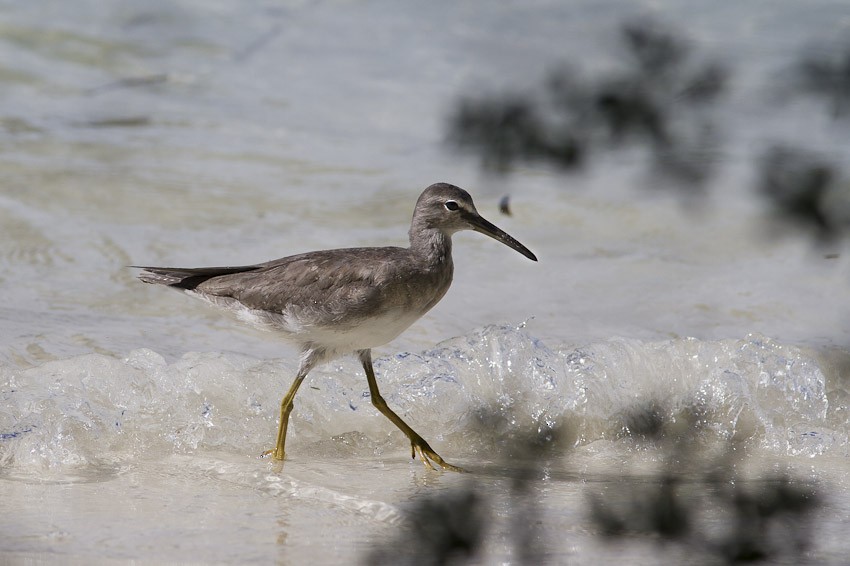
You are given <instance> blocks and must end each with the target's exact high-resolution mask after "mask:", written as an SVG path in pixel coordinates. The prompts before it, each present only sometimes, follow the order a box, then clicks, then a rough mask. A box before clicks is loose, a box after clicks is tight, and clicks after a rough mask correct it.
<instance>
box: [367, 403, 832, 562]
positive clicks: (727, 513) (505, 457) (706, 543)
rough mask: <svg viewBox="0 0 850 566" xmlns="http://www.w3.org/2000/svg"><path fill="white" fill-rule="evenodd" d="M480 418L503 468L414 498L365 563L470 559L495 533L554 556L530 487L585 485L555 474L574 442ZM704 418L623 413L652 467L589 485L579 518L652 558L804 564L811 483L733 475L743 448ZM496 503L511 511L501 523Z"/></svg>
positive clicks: (687, 413)
mask: <svg viewBox="0 0 850 566" xmlns="http://www.w3.org/2000/svg"><path fill="white" fill-rule="evenodd" d="M477 421H478V422H477V424H478V429H479V432H481V433H483V434H490V435H491V436H493V438H494V439H495V441H496V444H497V445H498V446H499V447H500V448H499V449H498V450H497V452H498V454H499V456H500V460H501V464H499V465H497V467H496V468H482V469H479V470H471V473H470V479H469V480H468V482H467V483H466V485H465V486H464V487H462V488H458V489H454V490H448V491H443V492H438V493H436V494H433V495H426V496H425V497H424V498H422V499H419V500H418V501H416V502H415V503H414V504H413V506H412V507H411V508H410V510H409V511H408V513H407V520H406V525H405V527H404V528H402V529H401V530H400V531H399V533H398V534H397V536H396V537H395V538H393V539H392V540H390V541H388V542H387V543H386V544H384V545H381V546H379V547H377V548H375V549H374V550H373V551H372V552H371V553H370V554H369V555H368V557H367V560H366V562H367V563H368V564H371V565H384V564H410V565H413V564H415V565H442V564H467V563H474V564H478V563H482V560H483V559H485V558H486V554H485V553H484V544H485V541H486V540H488V536H489V537H490V538H492V535H493V533H495V534H496V539H498V540H504V541H506V542H508V543H509V544H508V545H507V546H506V547H505V548H507V549H508V552H509V553H510V562H511V563H516V564H528V565H538V564H548V563H552V560H551V556H549V555H547V548H551V541H548V540H547V532H548V533H549V535H548V536H551V531H550V530H548V529H547V528H546V525H545V524H544V520H545V519H544V513H543V511H542V505H541V502H539V501H537V499H536V498H537V497H538V496H539V495H538V494H539V493H541V492H542V491H545V490H541V487H540V485H539V482H546V481H550V478H552V477H558V476H561V475H563V478H562V479H564V480H565V481H582V476H581V475H580V474H578V475H575V474H573V473H567V474H564V471H563V468H564V464H563V460H564V458H566V459H567V461H568V460H569V451H565V450H564V449H563V446H564V444H565V443H567V442H570V440H571V439H573V440H574V437H573V436H571V435H570V434H569V431H568V430H567V427H565V426H558V427H549V426H545V425H544V426H541V427H540V428H539V429H538V430H532V431H519V430H511V427H512V425H511V424H510V423H511V422H512V420H511V419H510V418H509V416H507V415H505V414H504V411H499V410H494V411H488V410H482V411H480V412H479V413H478V414H477ZM708 422H711V421H710V419H708V418H707V416H706V415H705V413H704V411H702V410H701V409H700V407H698V406H694V407H686V408H684V409H682V410H680V411H678V412H677V413H671V412H670V411H669V410H668V409H667V408H665V407H664V406H662V405H661V404H659V403H648V404H646V405H641V406H637V407H635V408H634V409H633V410H630V411H627V412H626V413H625V414H624V415H623V417H622V423H621V426H620V429H619V430H620V434H619V438H620V440H621V441H623V442H624V443H626V444H627V445H628V444H630V443H631V446H632V449H633V450H634V453H643V452H645V451H646V450H645V449H648V448H652V449H655V450H658V452H657V454H658V455H659V460H660V462H659V466H658V469H656V470H655V471H650V472H647V471H645V470H644V471H642V472H634V473H631V470H630V469H628V468H623V469H621V470H617V471H615V472H614V473H615V474H616V477H612V478H611V480H610V481H602V482H600V481H593V482H588V483H587V484H586V486H587V487H586V488H585V490H586V491H585V492H586V494H587V501H588V519H589V521H590V524H591V525H592V526H593V528H594V530H595V531H596V532H597V533H598V536H599V537H601V538H603V539H604V540H606V541H607V543H608V544H616V543H617V542H619V541H622V542H634V541H637V540H645V541H649V542H651V543H654V544H657V545H658V555H657V556H658V563H659V564H662V563H665V560H664V559H665V554H664V552H665V550H667V549H675V550H677V551H678V552H677V553H675V554H674V555H675V556H682V555H686V556H689V557H690V558H691V559H692V560H693V562H694V563H706V564H718V563H720V564H740V563H782V564H794V563H803V562H804V561H805V559H806V558H807V556H806V555H805V553H806V551H807V550H808V548H809V544H810V541H811V537H812V533H813V528H814V521H815V519H816V511H817V509H818V508H819V507H820V505H821V496H820V494H819V491H818V489H817V487H816V486H815V485H814V484H813V483H811V482H808V481H802V480H798V479H795V478H793V477H792V476H791V475H790V474H783V473H777V472H775V471H772V472H770V473H768V474H766V475H761V476H747V477H744V476H742V475H740V474H739V472H738V470H739V469H741V468H743V467H744V466H743V464H744V462H745V459H746V455H745V454H746V450H744V449H743V447H740V446H736V445H735V444H734V443H733V442H731V441H729V442H720V443H719V445H718V442H717V441H716V438H717V437H716V435H713V434H712V432H711V431H710V430H708V429H707V427H706V425H705V423H708ZM514 428H515V427H514ZM557 470H561V471H557ZM573 476H574V478H573ZM568 478H573V479H572V480H571V479H568ZM482 479H486V480H488V481H496V482H497V485H501V486H504V490H503V493H504V500H501V498H500V497H499V498H496V497H494V496H493V495H492V494H493V493H494V491H493V490H492V489H489V490H487V489H476V482H478V481H481V480H482ZM597 479H598V478H597ZM600 486H601V487H600ZM485 492H486V493H488V494H490V495H488V496H486V497H485V496H484V495H483V493H485ZM490 498H494V499H499V501H494V500H491V499H490ZM496 509H508V512H507V513H508V515H507V517H506V519H499V518H498V514H497V513H495V512H494V511H495V510H496ZM609 548H610V547H609ZM614 548H616V547H614ZM624 549H625V550H624V552H627V549H628V547H624ZM623 563H624V564H625V563H628V559H627V557H626V556H624V561H623Z"/></svg>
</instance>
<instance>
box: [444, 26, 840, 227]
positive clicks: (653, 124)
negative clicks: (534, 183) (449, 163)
mask: <svg viewBox="0 0 850 566" xmlns="http://www.w3.org/2000/svg"><path fill="white" fill-rule="evenodd" d="M619 44H620V52H621V60H622V67H621V69H620V70H619V71H617V72H608V73H605V74H598V75H597V76H582V75H581V74H580V73H578V72H576V71H575V70H574V68H573V67H570V66H564V67H562V68H560V69H558V70H556V71H554V72H552V73H551V74H550V75H549V76H548V77H547V78H545V80H543V81H541V83H540V84H538V85H536V86H533V87H532V88H530V89H529V90H528V91H526V92H514V93H513V94H510V95H502V96H482V97H477V98H464V99H463V100H461V101H460V102H459V103H458V104H457V106H456V109H455V111H454V113H453V114H451V115H450V117H449V121H448V133H449V134H448V138H449V141H450V142H451V143H452V144H454V145H455V146H456V147H458V148H460V149H462V150H465V151H467V152H470V153H472V154H475V155H477V156H478V157H479V158H480V160H481V162H482V165H483V166H484V167H485V168H486V169H488V170H492V171H496V172H498V173H500V174H507V173H508V172H510V171H511V169H512V168H513V167H514V166H515V165H517V164H521V163H532V162H534V163H544V164H547V165H552V166H555V167H557V168H560V169H562V170H564V171H577V170H579V169H580V168H582V169H583V170H585V169H587V168H588V167H589V166H590V165H591V164H592V163H593V161H594V159H595V158H598V157H599V156H601V155H603V154H607V153H611V152H615V151H621V150H624V149H626V150H632V151H633V152H634V151H637V154H638V155H640V154H643V155H644V156H645V162H646V165H647V170H648V172H650V173H651V174H652V175H653V177H654V178H655V179H658V180H665V181H667V184H673V185H674V186H675V187H676V188H678V189H679V190H680V191H684V192H686V193H699V192H701V191H702V190H703V189H704V187H705V186H707V185H708V182H709V181H710V180H711V178H712V176H713V175H714V174H715V173H716V172H717V169H718V165H719V155H720V154H721V151H720V150H721V145H722V142H723V137H724V136H723V133H722V132H721V130H720V128H719V127H718V126H717V120H716V119H715V116H716V114H717V112H718V111H719V104H720V103H721V102H722V100H723V95H724V94H725V92H726V91H727V90H728V89H729V88H730V77H729V73H728V72H727V70H726V68H725V67H724V66H723V65H722V64H720V63H718V62H716V61H711V60H706V59H705V58H704V57H701V56H699V54H697V53H696V52H695V51H696V50H695V49H694V47H693V46H692V45H691V44H689V43H687V42H686V41H685V40H683V39H682V38H681V37H680V36H679V35H678V34H676V33H673V32H671V31H669V30H667V29H665V28H663V27H661V26H659V25H657V24H654V23H652V22H647V21H642V22H636V23H630V24H627V25H625V26H623V27H622V29H621V31H620V34H619ZM788 70H789V69H786V72H785V73H784V74H783V75H782V80H781V84H778V85H773V86H772V87H771V89H770V90H771V92H785V93H786V95H787V94H790V95H791V96H794V97H803V96H804V97H810V98H814V99H817V100H821V101H824V102H825V103H826V107H827V109H828V111H829V112H830V114H831V116H833V117H835V118H846V117H847V116H848V114H850V41H848V42H847V43H845V44H843V45H838V46H834V45H833V46H828V47H823V48H821V49H819V50H817V51H815V50H810V52H808V53H807V54H804V55H802V56H800V57H799V58H798V60H797V62H796V63H794V64H793V65H792V66H791V67H790V72H787V71H788ZM766 98H770V97H769V96H768V97H766ZM786 98H787V96H786ZM778 117H779V119H781V118H782V115H779V116H778ZM801 134H802V133H801ZM806 141H807V140H802V142H801V143H800V144H794V145H792V144H788V143H785V144H771V143H768V144H767V147H766V148H765V149H764V150H762V151H761V152H760V153H761V154H762V156H761V157H760V158H759V160H757V161H756V162H755V163H754V164H753V165H754V167H755V168H756V173H757V177H756V179H757V180H756V183H755V184H756V189H757V192H758V194H759V195H760V196H761V197H762V198H763V199H765V203H766V204H767V205H768V206H769V207H770V209H771V211H772V212H773V213H774V216H775V217H776V218H777V219H779V220H780V221H781V222H784V223H789V222H790V223H793V224H795V225H797V226H802V227H804V228H806V229H808V230H809V232H810V233H812V234H815V236H816V239H817V240H819V241H829V240H833V239H836V238H838V237H841V236H844V235H846V234H847V233H848V231H850V181H848V179H847V178H846V177H845V176H844V174H843V173H842V171H841V168H840V166H839V165H838V164H837V163H835V159H834V158H832V159H831V160H830V159H827V158H825V157H823V156H819V155H815V154H814V153H812V152H810V151H808V150H806V149H804V148H805V145H806ZM796 145H798V146H800V147H799V148H798V147H796Z"/></svg>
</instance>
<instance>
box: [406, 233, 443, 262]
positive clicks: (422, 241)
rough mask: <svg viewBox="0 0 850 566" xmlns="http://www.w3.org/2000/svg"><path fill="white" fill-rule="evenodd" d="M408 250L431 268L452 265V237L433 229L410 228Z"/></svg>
mask: <svg viewBox="0 0 850 566" xmlns="http://www.w3.org/2000/svg"><path fill="white" fill-rule="evenodd" d="M410 250H411V251H412V252H414V253H415V254H417V255H419V256H420V257H422V258H423V259H424V260H425V261H426V262H427V263H428V264H429V265H431V266H435V267H436V266H441V265H442V266H445V265H451V263H452V237H451V236H450V235H449V234H446V233H444V232H443V231H442V230H436V229H434V228H425V229H420V228H418V227H415V226H413V227H411V228H410Z"/></svg>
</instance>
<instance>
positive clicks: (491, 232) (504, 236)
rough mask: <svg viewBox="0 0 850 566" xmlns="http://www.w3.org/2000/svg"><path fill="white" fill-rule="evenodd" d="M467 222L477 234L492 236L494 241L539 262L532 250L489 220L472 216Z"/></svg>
mask: <svg viewBox="0 0 850 566" xmlns="http://www.w3.org/2000/svg"><path fill="white" fill-rule="evenodd" d="M467 220H468V221H469V224H470V225H471V226H472V229H473V230H475V231H476V232H480V233H482V234H485V235H487V236H490V237H491V238H493V239H494V240H498V241H500V242H502V243H503V244H505V245H506V246H508V247H509V248H513V249H515V250H516V251H518V252H519V253H521V254H522V255H524V256H525V257H527V258H528V259H530V260H532V261H537V256H536V255H534V254H533V253H531V250H529V249H528V248H526V247H525V246H523V245H522V244H520V243H519V242H518V241H516V239H514V237H513V236H511V235H510V234H508V233H507V232H505V231H504V230H502V229H501V228H499V227H498V226H496V225H495V224H493V223H492V222H489V221H488V220H485V219H484V218H482V217H481V216H478V215H475V216H473V215H470V216H469V217H468V218H467Z"/></svg>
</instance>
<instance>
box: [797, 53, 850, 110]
mask: <svg viewBox="0 0 850 566" xmlns="http://www.w3.org/2000/svg"><path fill="white" fill-rule="evenodd" d="M794 71H795V72H794V74H795V77H794V79H793V82H794V83H795V85H794V86H795V87H796V88H795V90H796V91H797V92H798V93H800V94H803V95H812V96H815V97H817V98H821V99H823V100H824V101H825V102H826V103H827V104H828V105H829V106H830V108H831V112H832V115H833V116H834V117H835V118H845V117H847V115H848V110H850V41H846V42H845V43H844V45H838V46H832V45H828V46H823V47H821V48H819V49H812V50H811V52H810V53H808V54H806V55H804V56H803V57H802V58H801V59H800V61H799V62H798V63H797V64H796V66H795V69H794Z"/></svg>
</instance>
